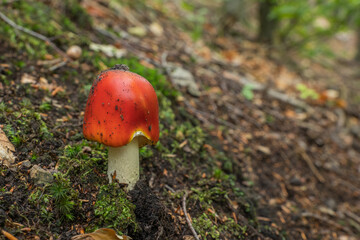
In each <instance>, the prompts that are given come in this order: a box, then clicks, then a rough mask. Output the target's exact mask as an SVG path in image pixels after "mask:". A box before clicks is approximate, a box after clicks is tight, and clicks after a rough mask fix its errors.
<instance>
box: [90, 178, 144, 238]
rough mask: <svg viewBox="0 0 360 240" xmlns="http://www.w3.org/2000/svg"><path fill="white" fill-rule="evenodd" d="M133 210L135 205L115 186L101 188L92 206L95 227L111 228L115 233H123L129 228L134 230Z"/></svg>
mask: <svg viewBox="0 0 360 240" xmlns="http://www.w3.org/2000/svg"><path fill="white" fill-rule="evenodd" d="M134 210H135V205H134V204H132V203H131V202H130V201H129V200H128V199H127V196H126V193H125V192H124V191H123V190H121V189H120V188H119V187H118V186H117V185H116V184H109V185H105V186H102V187H101V188H100V191H99V193H98V195H97V199H96V203H95V206H94V213H95V216H97V218H96V220H95V222H96V223H95V225H97V226H99V227H108V228H113V229H115V230H116V231H117V232H123V231H125V230H126V229H128V228H129V227H131V228H133V229H135V230H136V229H137V228H138V226H137V223H136V218H135V214H134Z"/></svg>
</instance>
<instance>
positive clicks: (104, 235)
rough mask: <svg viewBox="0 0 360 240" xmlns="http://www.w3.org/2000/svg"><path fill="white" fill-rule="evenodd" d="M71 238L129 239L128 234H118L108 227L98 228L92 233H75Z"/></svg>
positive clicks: (75, 239) (89, 239)
mask: <svg viewBox="0 0 360 240" xmlns="http://www.w3.org/2000/svg"><path fill="white" fill-rule="evenodd" d="M71 239H72V240H131V238H130V237H128V236H125V235H123V236H119V235H117V234H116V232H115V231H114V230H112V229H109V228H100V229H98V230H96V231H95V232H93V233H88V234H82V235H77V236H74V237H72V238H71Z"/></svg>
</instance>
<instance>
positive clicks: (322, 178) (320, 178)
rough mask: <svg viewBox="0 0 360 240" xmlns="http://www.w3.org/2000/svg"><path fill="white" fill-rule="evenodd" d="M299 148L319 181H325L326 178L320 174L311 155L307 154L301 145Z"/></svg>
mask: <svg viewBox="0 0 360 240" xmlns="http://www.w3.org/2000/svg"><path fill="white" fill-rule="evenodd" d="M297 150H298V152H299V153H300V155H301V157H302V158H303V159H304V160H305V162H306V164H307V165H308V166H309V168H310V170H311V171H312V173H313V174H314V175H315V177H316V179H317V180H318V181H319V182H321V183H324V182H325V178H324V177H323V176H322V175H321V174H320V172H319V170H317V168H316V167H315V165H314V163H313V162H312V161H311V159H310V157H309V156H308V155H307V154H306V152H305V150H304V149H303V148H302V147H301V146H298V147H297Z"/></svg>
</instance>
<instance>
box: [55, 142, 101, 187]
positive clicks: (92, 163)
mask: <svg viewBox="0 0 360 240" xmlns="http://www.w3.org/2000/svg"><path fill="white" fill-rule="evenodd" d="M106 159H107V153H106V151H105V148H104V146H103V145H101V144H98V143H95V142H89V141H86V140H84V141H82V142H80V143H76V144H73V145H67V146H65V148H64V150H63V154H62V156H60V160H59V169H60V170H61V171H63V172H66V174H67V175H68V176H82V177H81V179H80V181H81V182H82V183H90V182H97V183H100V182H102V177H101V176H100V174H105V173H106V168H107V163H106Z"/></svg>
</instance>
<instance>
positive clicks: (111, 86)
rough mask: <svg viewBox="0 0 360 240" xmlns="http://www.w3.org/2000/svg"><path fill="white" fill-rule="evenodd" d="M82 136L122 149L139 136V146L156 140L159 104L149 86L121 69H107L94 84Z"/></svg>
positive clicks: (146, 82) (117, 67)
mask: <svg viewBox="0 0 360 240" xmlns="http://www.w3.org/2000/svg"><path fill="white" fill-rule="evenodd" d="M83 133H84V137H85V138H86V139H88V140H92V141H97V142H99V143H103V144H105V145H107V146H111V147H121V146H123V145H126V144H128V143H129V142H131V141H132V139H133V138H134V137H139V146H140V147H141V146H144V145H146V144H155V143H156V142H157V141H158V140H159V105H158V100H157V96H156V93H155V90H154V88H153V87H152V85H151V84H150V83H149V82H148V81H147V80H146V79H145V78H143V77H141V76H140V75H138V74H136V73H132V72H129V71H126V69H124V66H120V67H119V66H118V65H117V66H115V67H114V68H111V69H109V70H106V71H104V72H102V73H100V75H99V76H98V77H97V78H96V80H95V81H94V83H93V85H92V87H91V90H90V94H89V97H88V100H87V104H86V109H85V116H84V124H83Z"/></svg>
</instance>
